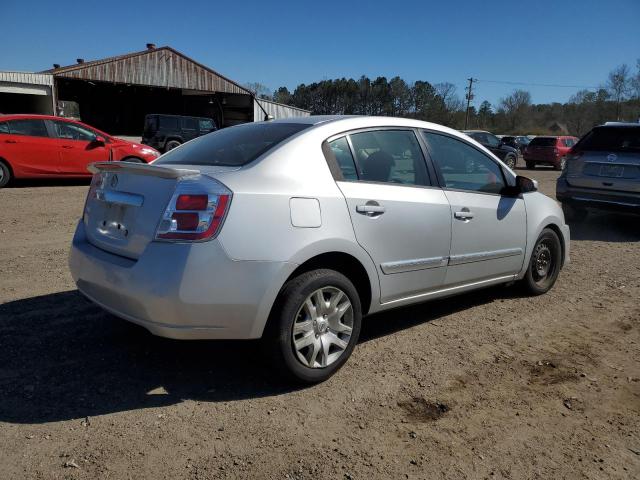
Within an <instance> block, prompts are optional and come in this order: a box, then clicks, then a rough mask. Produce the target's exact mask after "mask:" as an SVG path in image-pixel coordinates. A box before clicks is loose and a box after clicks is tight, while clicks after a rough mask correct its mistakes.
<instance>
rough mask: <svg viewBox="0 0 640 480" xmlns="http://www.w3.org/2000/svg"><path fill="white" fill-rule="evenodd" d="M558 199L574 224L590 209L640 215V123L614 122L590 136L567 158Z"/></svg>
mask: <svg viewBox="0 0 640 480" xmlns="http://www.w3.org/2000/svg"><path fill="white" fill-rule="evenodd" d="M556 197H557V198H558V200H559V201H560V202H562V208H563V210H564V212H565V215H566V217H567V219H569V220H573V221H581V220H583V219H584V218H585V217H586V216H587V213H588V209H589V208H595V209H603V210H614V211H620V212H631V213H640V124H638V123H616V122H611V123H606V124H605V125H602V126H599V127H595V128H594V129H593V130H591V131H590V132H589V133H587V134H586V135H585V136H584V137H583V138H582V139H581V140H580V141H579V142H578V143H577V144H576V145H574V146H573V148H572V149H571V151H570V152H569V154H568V155H567V158H566V162H565V168H564V170H563V172H562V174H561V175H560V177H559V178H558V181H557V184H556Z"/></svg>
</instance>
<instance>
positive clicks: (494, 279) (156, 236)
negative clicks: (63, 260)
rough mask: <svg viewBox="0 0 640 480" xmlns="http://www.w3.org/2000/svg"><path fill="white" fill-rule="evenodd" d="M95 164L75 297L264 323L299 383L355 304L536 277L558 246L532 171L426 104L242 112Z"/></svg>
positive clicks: (310, 374)
mask: <svg viewBox="0 0 640 480" xmlns="http://www.w3.org/2000/svg"><path fill="white" fill-rule="evenodd" d="M469 165H472V168H470V167H469ZM90 168H91V170H92V171H93V172H94V178H93V181H92V184H91V187H90V190H89V194H88V198H87V201H86V205H85V208H84V213H83V216H82V219H81V221H80V222H79V223H78V227H77V230H76V233H75V236H74V239H73V245H72V249H71V253H70V259H69V264H70V268H71V272H72V274H73V278H74V280H75V281H76V283H77V286H78V289H79V290H80V291H81V292H82V293H83V294H84V295H85V296H86V297H88V298H89V299H90V300H92V301H93V302H95V303H96V304H98V305H100V306H102V307H103V308H104V309H106V310H108V311H109V312H112V313H113V314H115V315H117V316H119V317H121V318H124V319H127V320H129V321H131V322H134V323H137V324H139V325H142V326H144V327H145V328H147V329H148V330H149V331H151V332H152V333H154V334H156V335H160V336H164V337H170V338H177V339H223V338H224V339H229V338H235V339H241V338H243V339H249V338H261V337H262V338H264V340H265V341H266V342H268V345H269V348H270V349H271V351H272V352H273V358H274V361H276V362H277V364H278V365H279V366H280V367H282V368H280V370H282V371H285V372H288V373H289V374H291V375H292V376H293V377H294V378H297V379H298V380H302V381H306V382H318V381H322V380H324V379H326V378H328V377H329V376H331V375H332V374H333V373H334V372H336V371H337V370H338V369H339V368H340V367H341V366H342V365H343V364H344V362H345V361H346V360H347V358H348V357H349V355H350V354H351V352H352V351H353V348H354V347H355V345H356V343H357V340H358V334H359V332H360V326H361V320H362V317H363V316H365V315H368V314H372V313H375V312H380V311H383V310H388V309H391V308H395V307H401V306H404V305H409V304H413V303H417V302H424V301H428V300H431V299H435V298H440V297H445V296H451V295H455V294H459V293H464V292H467V291H470V290H475V289H478V288H483V287H488V286H491V285H497V284H506V283H512V282H515V281H519V283H520V284H521V286H522V287H523V288H524V289H525V290H526V291H528V292H529V293H531V294H534V295H538V294H542V293H545V292H547V291H548V290H549V289H550V288H551V287H552V286H553V284H554V283H555V281H556V278H557V277H558V273H559V272H560V269H561V268H562V266H563V265H564V264H566V263H567V262H568V260H569V228H568V227H567V225H566V224H565V221H564V217H563V213H562V210H561V209H560V208H559V206H558V205H557V204H556V202H555V201H553V200H552V199H550V198H548V197H546V196H544V195H543V194H541V193H539V192H538V191H537V185H536V182H535V181H533V180H530V179H528V178H525V177H521V176H517V175H516V174H515V173H514V172H513V171H512V170H511V169H510V168H509V167H507V166H506V165H505V164H503V163H502V162H500V160H498V159H497V158H496V157H495V156H494V155H493V154H492V153H490V152H489V151H488V150H487V149H486V148H484V147H483V146H481V145H480V144H479V143H477V142H475V141H474V140H472V139H471V138H469V137H467V136H466V135H463V134H460V133H458V132H457V131H455V130H452V129H449V128H446V127H442V126H440V125H435V124H431V123H426V122H421V121H415V120H407V119H399V118H383V117H307V118H297V119H288V120H279V121H271V122H262V123H253V124H245V125H239V126H236V127H231V128H227V129H223V130H220V131H217V132H214V133H211V134H209V135H206V136H203V137H200V138H197V139H195V140H192V141H190V142H188V143H186V144H184V145H182V146H180V147H178V148H176V149H174V150H171V151H170V152H168V153H166V154H165V155H163V156H162V157H160V158H159V159H158V160H156V161H155V162H153V164H151V165H141V164H124V163H120V162H113V163H111V162H104V163H97V164H93V165H92V166H91V167H90Z"/></svg>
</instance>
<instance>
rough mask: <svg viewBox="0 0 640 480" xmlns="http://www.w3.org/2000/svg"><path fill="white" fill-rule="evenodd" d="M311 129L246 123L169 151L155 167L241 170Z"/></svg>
mask: <svg viewBox="0 0 640 480" xmlns="http://www.w3.org/2000/svg"><path fill="white" fill-rule="evenodd" d="M310 126H311V125H308V124H302V123H262V122H259V123H247V124H244V125H238V126H236V127H230V128H225V129H222V130H217V131H216V132H213V133H210V134H209V135H205V136H203V137H198V138H196V139H195V140H192V141H190V142H187V143H185V144H184V145H183V146H181V147H179V148H176V149H174V150H170V151H169V152H168V153H165V154H164V155H163V156H162V157H160V158H159V159H158V160H156V161H155V162H154V165H166V164H172V165H220V166H227V167H239V166H242V165H246V164H247V163H249V162H252V161H253V160H255V159H256V158H258V157H259V156H260V155H262V154H263V153H265V152H267V151H268V150H269V149H271V148H273V147H275V146H276V145H277V144H279V143H281V142H283V141H284V140H286V139H287V138H289V137H291V136H293V135H295V134H296V133H298V132H301V131H302V130H304V129H305V128H308V127H310Z"/></svg>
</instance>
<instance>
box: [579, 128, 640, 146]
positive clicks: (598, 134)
mask: <svg viewBox="0 0 640 480" xmlns="http://www.w3.org/2000/svg"><path fill="white" fill-rule="evenodd" d="M575 148H576V149H580V150H592V151H594V150H595V151H607V152H640V127H601V128H594V129H593V130H591V132H589V133H588V134H587V135H586V136H585V137H584V138H583V139H582V140H580V142H578V145H577V146H576V147H575Z"/></svg>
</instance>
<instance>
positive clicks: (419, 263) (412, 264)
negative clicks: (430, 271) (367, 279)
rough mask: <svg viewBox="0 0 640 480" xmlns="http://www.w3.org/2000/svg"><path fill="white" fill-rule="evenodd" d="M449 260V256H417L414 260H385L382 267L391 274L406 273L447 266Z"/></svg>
mask: <svg viewBox="0 0 640 480" xmlns="http://www.w3.org/2000/svg"><path fill="white" fill-rule="evenodd" d="M447 261H448V258H447V257H432V258H415V259H413V260H399V261H396V262H385V263H382V264H380V268H381V269H382V273H384V274H385V275H390V274H392V273H404V272H411V271H413V270H424V269H427V268H438V267H446V266H447Z"/></svg>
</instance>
